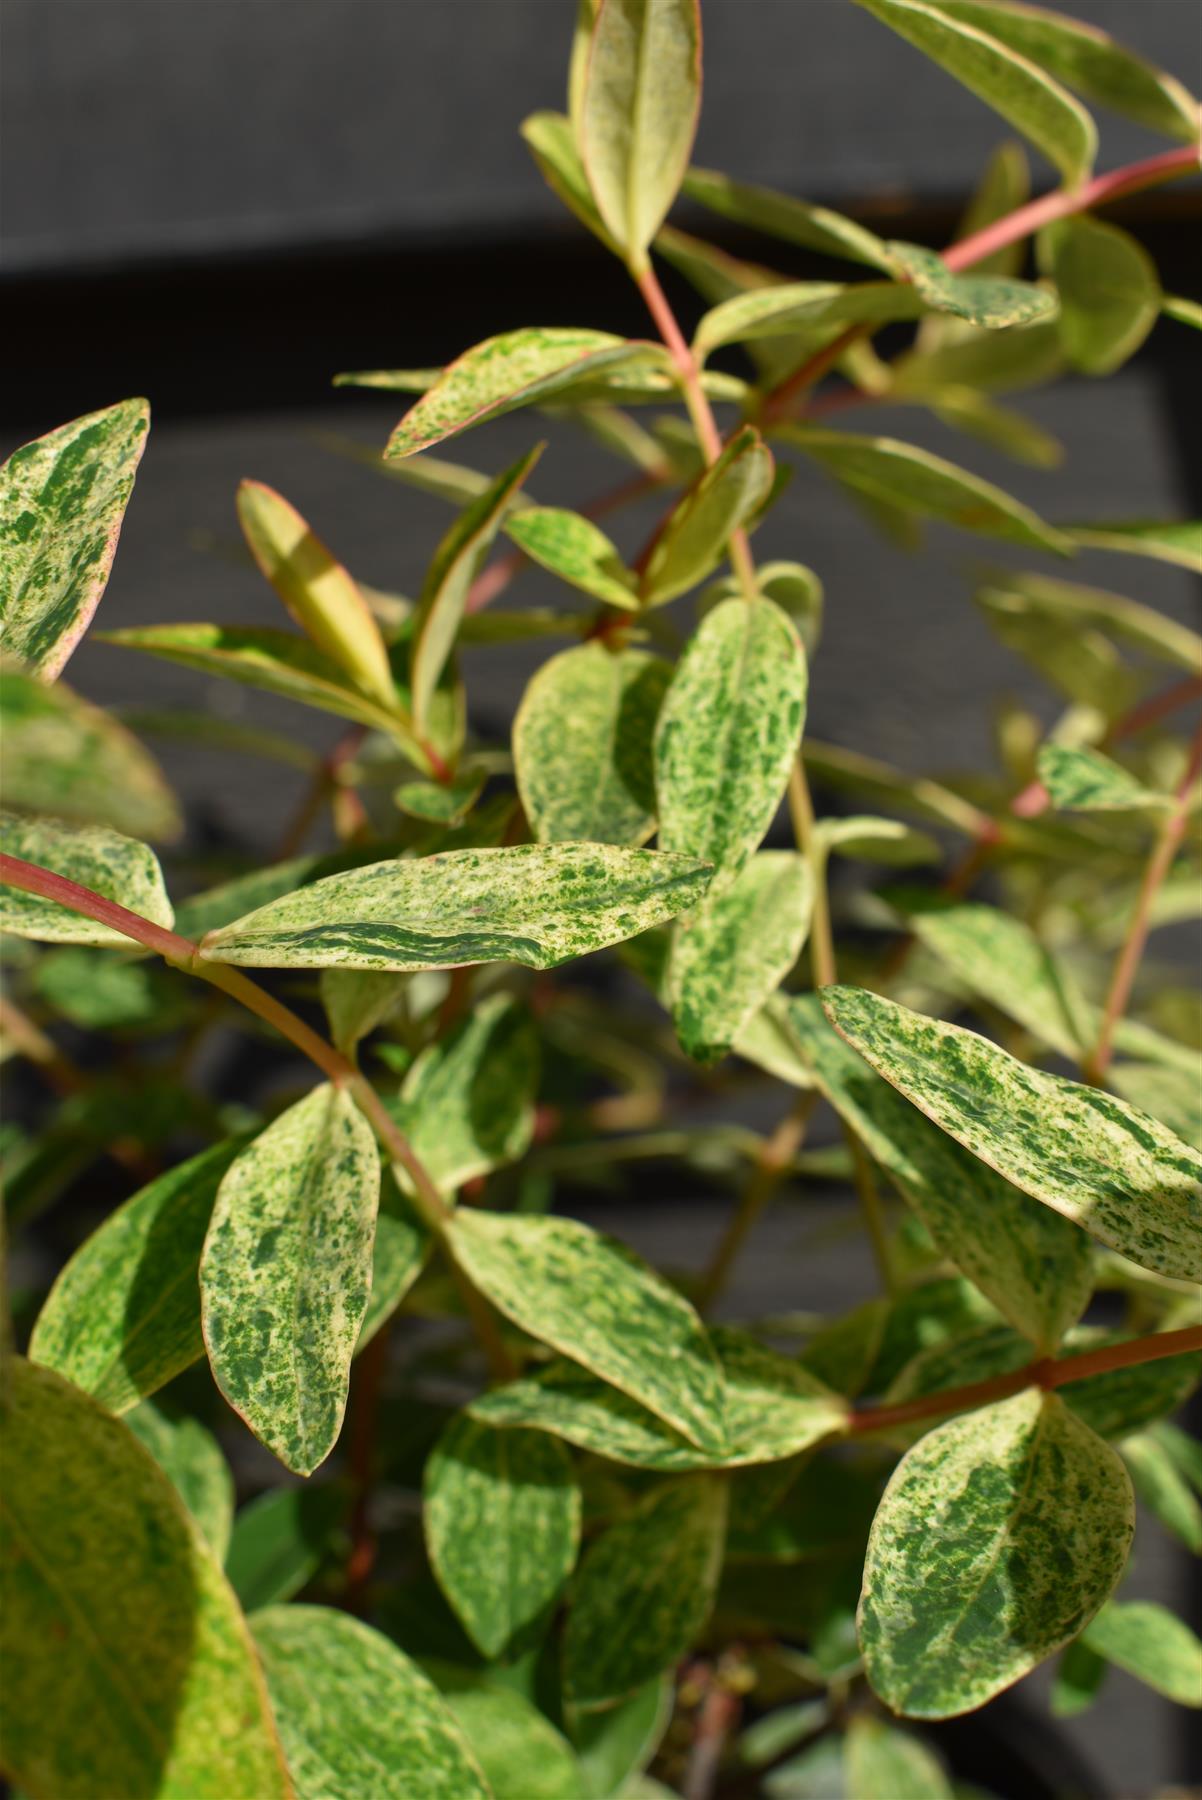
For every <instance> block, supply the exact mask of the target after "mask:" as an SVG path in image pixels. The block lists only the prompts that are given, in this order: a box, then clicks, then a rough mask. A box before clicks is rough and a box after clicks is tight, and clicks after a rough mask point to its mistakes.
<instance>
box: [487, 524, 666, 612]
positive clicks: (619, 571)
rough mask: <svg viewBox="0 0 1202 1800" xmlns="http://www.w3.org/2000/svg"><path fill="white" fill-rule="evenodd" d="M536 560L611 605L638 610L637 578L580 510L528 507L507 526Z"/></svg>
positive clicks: (518, 543)
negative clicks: (577, 511) (578, 511)
mask: <svg viewBox="0 0 1202 1800" xmlns="http://www.w3.org/2000/svg"><path fill="white" fill-rule="evenodd" d="M505 532H506V536H508V537H511V538H512V539H513V541H514V543H515V544H517V546H518V547H519V549H521V550H524V551H525V553H526V555H527V556H528V557H529V558H530V559H531V561H532V562H536V563H538V564H539V565H540V566H541V567H542V568H544V569H549V570H550V571H551V573H552V575H558V576H559V578H560V580H561V581H566V582H567V583H568V584H569V585H570V586H571V587H575V588H579V589H580V590H581V591H582V592H583V593H585V594H592V596H593V597H594V599H596V600H603V601H604V602H605V604H606V605H607V606H618V607H621V608H622V609H623V611H625V612H635V611H637V610H638V604H639V601H638V593H637V591H636V587H637V584H636V581H635V577H634V576H633V575H632V574H631V572H630V570H629V569H628V568H627V567H626V565H625V564H624V563H623V561H622V558H621V556H620V555H619V554H618V552H617V550H616V549H615V548H614V546H613V544H612V543H611V542H610V540H609V538H607V537H606V535H605V533H604V532H603V531H602V530H601V528H600V526H598V525H594V524H593V522H592V520H591V519H586V518H585V517H584V515H583V514H582V513H576V512H569V511H568V510H567V508H565V507H561V506H528V507H525V508H523V510H522V511H521V512H519V513H516V514H515V515H514V516H513V517H512V518H511V519H510V520H509V521H508V523H507V524H506V526H505Z"/></svg>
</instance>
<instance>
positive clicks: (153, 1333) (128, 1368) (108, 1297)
mask: <svg viewBox="0 0 1202 1800" xmlns="http://www.w3.org/2000/svg"><path fill="white" fill-rule="evenodd" d="M243 1142H244V1140H242V1139H239V1138H234V1139H231V1140H230V1141H229V1142H228V1143H225V1144H218V1145H216V1146H215V1148H213V1149H212V1150H205V1151H202V1152H201V1154H200V1155H199V1156H194V1157H192V1158H191V1159H190V1160H189V1161H188V1162H184V1163H180V1164H179V1166H178V1167H177V1168H174V1169H170V1170H168V1172H167V1174H165V1175H160V1176H158V1177H157V1178H156V1179H155V1180H154V1181H152V1182H151V1183H150V1184H149V1186H147V1187H144V1188H142V1189H141V1191H140V1192H139V1193H136V1194H135V1195H134V1196H133V1198H132V1199H130V1200H127V1201H126V1202H125V1204H124V1206H119V1207H118V1208H117V1210H116V1212H114V1213H111V1214H110V1215H109V1217H108V1218H107V1219H106V1220H105V1221H104V1223H103V1224H102V1225H101V1226H100V1227H99V1228H98V1229H97V1230H96V1231H94V1232H93V1233H92V1236H91V1237H90V1238H87V1239H85V1241H84V1242H83V1244H81V1245H80V1247H79V1249H78V1250H77V1251H76V1252H75V1254H74V1256H73V1257H72V1258H71V1259H70V1261H69V1262H68V1263H67V1265H66V1267H65V1268H64V1269H63V1270H62V1271H61V1272H60V1274H59V1277H58V1279H57V1281H56V1282H55V1284H54V1286H53V1287H52V1288H51V1290H50V1292H49V1294H48V1295H47V1297H46V1301H45V1304H44V1305H43V1307H42V1310H41V1312H40V1313H39V1315H38V1319H37V1323H36V1324H35V1326H34V1328H33V1336H32V1338H31V1339H30V1344H29V1354H30V1356H31V1358H32V1359H33V1361H34V1362H37V1363H43V1364H45V1366H46V1367H47V1368H50V1369H56V1370H57V1371H58V1373H59V1374H60V1375H65V1376H66V1377H67V1378H68V1380H70V1381H72V1382H73V1383H74V1384H75V1386H76V1387H78V1388H83V1390H84V1391H85V1392H86V1393H89V1394H92V1395H93V1396H94V1397H95V1398H96V1399H97V1400H98V1401H99V1402H100V1404H101V1405H102V1406H104V1407H106V1408H107V1409H108V1411H109V1412H114V1413H122V1412H128V1411H129V1409H130V1407H131V1406H136V1405H137V1403H138V1401H139V1400H140V1399H142V1398H143V1396H144V1395H147V1394H153V1393H154V1392H155V1391H156V1390H157V1389H158V1388H161V1387H163V1386H164V1385H165V1383H166V1382H168V1381H170V1380H171V1379H172V1377H173V1376H175V1375H178V1374H180V1372H181V1371H182V1370H184V1369H186V1368H188V1367H189V1366H190V1365H191V1364H192V1363H194V1362H198V1361H199V1360H200V1358H201V1357H202V1356H203V1355H204V1339H203V1338H202V1336H201V1331H200V1292H199V1289H198V1287H197V1279H196V1271H197V1266H198V1264H199V1262H200V1252H201V1247H202V1245H203V1244H204V1239H205V1232H206V1231H207V1230H208V1226H209V1218H210V1216H211V1214H212V1211H213V1202H214V1200H215V1199H216V1197H217V1189H218V1186H219V1185H220V1182H221V1179H222V1177H223V1175H224V1174H225V1172H226V1170H227V1169H228V1168H229V1166H230V1164H231V1163H232V1162H233V1160H234V1158H235V1156H237V1155H238V1153H239V1151H240V1150H241V1149H242V1147H243Z"/></svg>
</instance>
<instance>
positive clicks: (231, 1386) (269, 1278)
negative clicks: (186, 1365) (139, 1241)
mask: <svg viewBox="0 0 1202 1800" xmlns="http://www.w3.org/2000/svg"><path fill="white" fill-rule="evenodd" d="M379 1193H380V1161H379V1156H378V1153H377V1151H376V1140H375V1137H374V1136H373V1134H372V1130H371V1127H370V1126H369V1125H368V1123H367V1120H366V1119H365V1118H364V1117H363V1115H362V1113H361V1112H360V1111H359V1110H358V1108H357V1107H356V1105H355V1103H354V1101H353V1100H352V1099H351V1098H350V1095H349V1094H347V1093H345V1092H343V1091H342V1090H340V1089H337V1088H334V1087H331V1086H328V1085H323V1086H321V1087H317V1088H314V1090H313V1092H312V1093H311V1094H308V1095H306V1097H305V1098H304V1099H303V1100H300V1101H298V1102H297V1104H296V1105H295V1106H291V1107H289V1108H288V1110H287V1112H285V1113H281V1115H280V1117H279V1118H278V1119H276V1120H275V1122H274V1123H273V1124H271V1125H269V1126H268V1128H267V1130H266V1131H264V1132H262V1133H261V1134H260V1136H259V1137H257V1138H256V1139H255V1141H254V1142H253V1143H252V1144H250V1145H249V1146H248V1147H247V1149H245V1150H243V1151H242V1152H241V1154H240V1155H239V1156H238V1157H237V1158H236V1159H235V1161H234V1162H233V1163H232V1164H231V1166H230V1168H229V1170H228V1171H227V1173H226V1174H225V1176H224V1177H223V1179H222V1182H221V1186H220V1188H219V1189H218V1192H217V1200H216V1204H215V1205H214V1207H213V1216H212V1219H211V1221H210V1224H209V1231H208V1236H207V1237H206V1239H205V1247H204V1254H203V1256H202V1258H201V1264H200V1296H201V1309H202V1318H203V1326H204V1337H205V1345H206V1347H207V1349H208V1353H209V1363H210V1366H211V1367H212V1370H213V1375H214V1377H215V1379H216V1381H217V1385H218V1387H219V1388H220V1389H221V1391H222V1393H223V1394H224V1395H225V1397H226V1399H227V1400H228V1401H229V1403H230V1405H231V1406H232V1407H233V1408H234V1410H235V1411H236V1412H238V1413H240V1414H241V1416H242V1417H243V1418H244V1419H245V1420H246V1423H247V1424H248V1425H249V1426H250V1428H251V1430H252V1431H253V1432H255V1434H256V1435H257V1436H258V1437H259V1438H261V1439H262V1441H263V1442H264V1443H265V1444H266V1445H267V1447H268V1448H269V1449H270V1450H272V1451H274V1452H275V1454H276V1455H277V1456H278V1457H279V1458H280V1461H281V1462H283V1463H285V1464H286V1465H287V1467H288V1468H290V1469H294V1470H296V1472H297V1473H298V1474H302V1475H310V1474H312V1472H313V1470H314V1469H315V1468H316V1467H317V1465H318V1464H319V1463H320V1462H323V1461H324V1459H325V1458H326V1456H328V1455H329V1452H330V1451H331V1449H332V1448H333V1446H334V1444H335V1442H336V1441H337V1438H338V1433H339V1430H340V1429H341V1426H342V1415H343V1412H344V1411H345V1408H346V1395H347V1385H348V1382H349V1380H350V1367H351V1358H352V1357H353V1355H354V1353H355V1344H356V1340H357V1339H358V1336H359V1328H360V1326H361V1324H362V1322H363V1315H364V1313H365V1311H366V1309H367V1297H368V1292H369V1289H370V1285H371V1255H372V1239H373V1237H374V1234H375V1223H376V1208H377V1205H378V1202H379Z"/></svg>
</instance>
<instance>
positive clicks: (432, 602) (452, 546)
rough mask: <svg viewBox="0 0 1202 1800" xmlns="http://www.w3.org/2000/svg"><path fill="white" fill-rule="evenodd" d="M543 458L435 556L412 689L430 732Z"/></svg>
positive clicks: (477, 508)
mask: <svg viewBox="0 0 1202 1800" xmlns="http://www.w3.org/2000/svg"><path fill="white" fill-rule="evenodd" d="M541 455H542V445H541V444H540V445H536V446H535V448H534V449H533V450H531V451H530V452H529V454H528V455H526V456H523V457H521V458H519V460H518V461H517V462H515V463H514V464H513V465H512V467H510V468H508V469H506V470H505V472H504V473H503V474H501V475H498V476H497V479H496V480H495V481H494V482H493V483H492V485H491V487H488V488H486V489H485V491H484V493H483V494H481V495H480V498H479V499H478V500H473V502H472V504H471V505H470V506H469V507H468V508H467V509H466V511H464V512H463V513H461V514H460V516H459V517H458V518H457V519H456V520H455V523H454V524H453V525H452V526H451V529H450V530H449V531H448V532H447V534H446V536H445V537H444V538H443V540H442V542H441V544H440V545H439V546H438V549H437V550H436V551H435V553H434V560H433V562H432V563H431V564H430V568H429V571H428V573H427V575H426V579H425V582H424V584H423V586H422V594H421V600H420V602H419V605H418V612H417V617H416V620H415V621H414V626H413V636H412V649H411V652H410V685H411V688H412V693H413V719H414V723H415V725H416V726H417V729H418V730H419V731H425V730H427V728H428V722H429V714H430V706H431V703H432V701H433V698H434V690H435V689H436V687H437V686H438V683H439V679H440V677H441V676H442V672H443V669H444V668H445V667H446V663H447V659H448V658H449V656H450V654H451V651H452V649H453V648H454V644H455V639H456V637H457V636H458V633H459V627H460V625H461V623H462V621H463V615H464V608H465V607H466V605H467V597H468V590H469V589H470V587H471V585H472V582H473V581H474V580H475V579H476V576H477V575H478V574H479V573H480V570H481V568H482V566H483V564H484V559H485V558H486V556H487V555H488V553H489V551H490V550H491V548H492V545H493V540H494V539H495V537H496V535H497V532H498V531H499V530H500V528H501V521H502V519H503V518H504V516H505V513H506V511H507V509H508V507H509V505H510V502H511V501H512V498H513V496H514V494H515V493H517V492H518V490H519V489H520V488H521V486H522V483H523V482H524V481H525V479H526V477H527V475H529V473H530V471H531V469H532V468H533V467H534V465H535V463H536V462H537V461H538V459H539V457H540V456H541Z"/></svg>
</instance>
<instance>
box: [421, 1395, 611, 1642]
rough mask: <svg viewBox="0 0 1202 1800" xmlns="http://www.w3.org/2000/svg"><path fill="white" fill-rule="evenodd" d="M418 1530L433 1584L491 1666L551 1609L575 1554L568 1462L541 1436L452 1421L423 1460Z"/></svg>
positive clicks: (575, 1505) (464, 1419) (460, 1418)
mask: <svg viewBox="0 0 1202 1800" xmlns="http://www.w3.org/2000/svg"><path fill="white" fill-rule="evenodd" d="M422 1497H423V1506H422V1526H423V1530H424V1532H425V1538H426V1548H427V1550H428V1552H429V1556H430V1562H431V1566H432V1567H433V1569H434V1573H435V1575H436V1576H437V1577H438V1584H439V1586H440V1587H441V1588H442V1591H443V1593H444V1594H445V1595H446V1597H447V1599H448V1600H449V1601H450V1603H451V1605H452V1607H453V1608H454V1609H455V1612H456V1613H457V1614H458V1616H459V1618H460V1619H461V1621H462V1623H463V1625H464V1627H465V1628H466V1630H467V1633H468V1635H469V1637H470V1638H471V1639H472V1642H473V1643H474V1644H475V1645H476V1646H477V1648H478V1649H479V1650H481V1651H482V1652H483V1654H484V1655H485V1656H486V1657H488V1659H489V1660H490V1661H495V1660H496V1658H497V1657H499V1656H501V1655H503V1654H504V1653H505V1651H506V1649H507V1647H510V1646H512V1645H514V1644H515V1642H520V1640H521V1637H522V1634H523V1633H524V1632H528V1631H529V1630H530V1628H531V1627H533V1626H535V1625H536V1624H537V1622H538V1621H539V1619H540V1618H542V1617H543V1615H544V1614H545V1613H546V1612H547V1611H548V1609H549V1608H550V1607H552V1606H553V1605H554V1604H555V1601H556V1599H557V1597H558V1595H559V1593H560V1590H561V1589H562V1587H563V1584H564V1582H565V1581H566V1580H567V1578H568V1576H569V1575H570V1573H571V1571H572V1566H573V1564H574V1563H575V1561H576V1552H577V1550H578V1549H579V1546H580V1489H579V1488H578V1487H577V1485H576V1479H575V1476H574V1475H573V1472H572V1463H571V1458H570V1457H569V1456H568V1454H567V1452H566V1451H565V1450H564V1448H563V1446H562V1445H561V1444H558V1443H556V1441H555V1440H554V1438H550V1437H548V1436H547V1435H546V1434H545V1433H544V1432H541V1431H498V1430H495V1429H493V1428H492V1427H491V1426H489V1425H483V1424H480V1423H479V1422H478V1421H477V1420H475V1419H472V1418H469V1417H468V1416H467V1415H466V1414H465V1413H457V1414H456V1415H455V1417H454V1418H453V1419H452V1420H451V1423H450V1424H449V1425H448V1427H447V1429H446V1430H445V1431H444V1432H443V1434H442V1437H441V1438H440V1439H439V1441H438V1443H437V1444H436V1445H435V1447H434V1449H433V1450H432V1451H431V1452H430V1455H429V1457H428V1458H427V1460H426V1466H425V1473H424V1476H423V1480H422Z"/></svg>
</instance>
